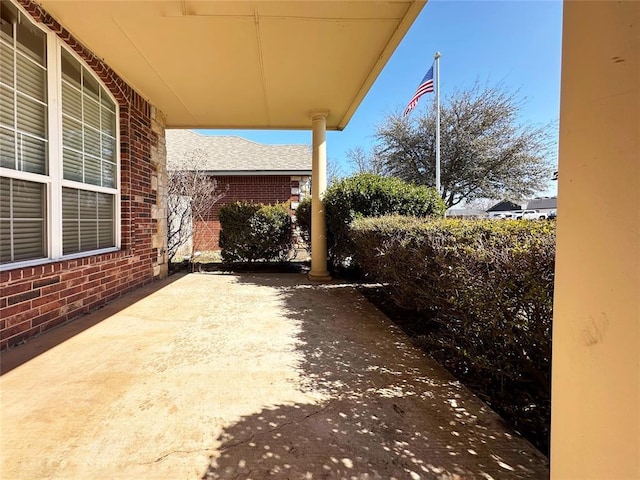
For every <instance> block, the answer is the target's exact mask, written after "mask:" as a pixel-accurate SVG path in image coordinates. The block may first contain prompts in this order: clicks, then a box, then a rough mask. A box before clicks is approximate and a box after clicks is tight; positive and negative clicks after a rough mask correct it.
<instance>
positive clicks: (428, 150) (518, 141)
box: [373, 83, 551, 207]
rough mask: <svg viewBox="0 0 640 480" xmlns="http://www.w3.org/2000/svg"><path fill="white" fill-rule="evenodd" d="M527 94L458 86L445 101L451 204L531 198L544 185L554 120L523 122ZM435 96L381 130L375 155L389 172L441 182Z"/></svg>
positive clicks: (446, 185)
mask: <svg viewBox="0 0 640 480" xmlns="http://www.w3.org/2000/svg"><path fill="white" fill-rule="evenodd" d="M521 107H522V102H521V101H519V100H518V99H517V97H516V94H515V93H514V92H508V91H506V90H504V89H503V88H502V87H501V86H494V87H481V86H480V85H479V84H478V83H476V84H475V85H474V86H473V87H472V88H470V89H468V90H463V91H457V92H454V93H453V94H451V95H450V96H448V97H446V98H445V99H444V101H443V102H442V105H441V123H440V125H441V133H440V162H441V195H442V198H443V200H444V201H445V203H446V204H447V207H451V206H453V205H457V204H458V203H460V202H462V201H463V200H465V201H467V202H469V201H471V200H474V199H476V198H525V197H529V196H532V195H533V194H534V193H536V192H538V191H540V190H541V189H543V187H544V186H545V184H546V182H547V180H548V179H549V175H550V172H551V168H550V167H549V164H548V155H549V153H550V147H551V141H550V138H551V136H550V133H551V132H550V127H549V126H546V127H534V126H528V125H520V124H518V116H519V113H520V109H521ZM435 125H436V110H435V103H433V104H432V105H431V106H430V107H428V108H427V109H426V110H424V111H422V113H421V114H418V115H415V116H413V117H411V116H409V117H407V116H403V115H401V114H400V113H393V114H391V115H389V116H388V117H387V118H386V119H385V120H384V121H383V122H382V123H381V124H380V125H378V127H377V131H376V135H375V138H376V141H377V143H376V145H375V147H374V152H373V155H375V156H376V157H378V158H379V159H380V162H381V163H382V166H383V170H384V173H385V174H387V175H392V176H397V177H399V178H402V179H404V180H406V181H413V182H416V183H418V184H422V185H429V186H433V185H434V184H435V180H434V177H435Z"/></svg>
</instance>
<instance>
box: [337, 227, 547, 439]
mask: <svg viewBox="0 0 640 480" xmlns="http://www.w3.org/2000/svg"><path fill="white" fill-rule="evenodd" d="M349 235H350V238H351V242H352V245H354V247H355V249H356V252H357V256H358V262H359V265H360V267H361V269H362V272H363V274H365V275H366V276H368V277H369V278H371V279H373V280H375V281H377V282H381V283H384V284H388V286H387V289H388V293H389V295H390V296H391V298H392V299H393V300H394V302H395V303H396V304H397V305H399V306H401V307H403V308H406V309H410V310H414V311H422V314H421V317H422V318H428V319H430V320H431V321H430V322H429V323H430V324H431V325H430V328H431V329H432V330H431V333H430V334H428V335H424V337H422V338H421V340H422V341H423V342H424V343H425V344H426V345H425V346H426V347H427V349H428V350H429V351H430V353H432V354H433V355H434V356H435V357H436V358H437V359H438V360H439V361H441V362H442V363H443V364H445V365H446V366H449V367H452V369H453V370H454V371H455V373H456V374H461V375H462V376H464V375H470V376H471V377H472V381H473V382H474V383H475V386H476V387H478V388H479V389H480V390H482V391H483V392H485V393H487V392H488V394H489V395H490V397H491V398H492V399H493V400H494V401H495V403H494V406H496V407H497V408H498V410H500V411H501V412H502V413H503V414H505V415H506V416H508V417H510V418H512V419H515V423H516V428H522V429H523V430H529V431H530V432H531V431H533V435H534V436H537V437H538V438H545V436H546V435H548V430H545V429H548V421H549V418H550V417H549V415H550V381H551V380H550V373H551V321H552V316H553V284H554V267H555V222H532V221H526V220H515V221H512V220H506V221H492V220H479V221H470V220H449V219H447V220H431V221H424V220H423V219H416V218H406V217H397V216H395V217H383V218H378V219H373V218H370V219H360V220H356V221H355V222H354V223H353V225H352V228H351V229H350V232H349ZM426 330H429V329H426ZM426 330H425V331H426ZM516 397H517V398H516ZM540 419H542V421H540ZM541 448H544V446H541Z"/></svg>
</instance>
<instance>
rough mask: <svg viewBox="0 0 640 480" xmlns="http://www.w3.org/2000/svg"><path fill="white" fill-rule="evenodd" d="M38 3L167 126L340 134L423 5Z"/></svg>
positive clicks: (53, 0) (50, 0)
mask: <svg viewBox="0 0 640 480" xmlns="http://www.w3.org/2000/svg"><path fill="white" fill-rule="evenodd" d="M40 3H41V4H42V6H43V7H44V8H45V10H47V12H49V13H50V14H51V15H53V17H54V18H56V19H57V20H58V21H59V22H60V23H61V24H62V25H63V26H64V27H65V28H67V29H68V30H69V31H70V32H71V33H72V34H73V35H74V36H75V37H77V38H78V39H79V40H80V41H81V42H82V43H83V44H84V45H86V46H87V47H88V48H89V49H90V50H92V51H93V52H94V53H95V54H97V55H98V56H99V57H101V58H103V59H104V60H105V62H106V63H107V64H108V65H109V66H111V67H112V68H113V69H114V70H115V71H116V72H117V73H118V74H119V75H120V76H121V77H122V78H123V79H125V80H126V81H127V82H128V83H129V84H130V85H131V86H133V87H134V88H135V89H136V90H137V91H138V92H140V93H141V94H142V95H143V96H144V97H146V98H147V99H148V100H149V101H150V102H151V103H152V104H153V105H155V106H156V107H157V108H159V109H160V110H161V111H162V112H163V113H164V114H165V115H166V121H167V126H168V127H172V128H273V129H308V128H309V126H310V120H309V112H310V111H313V110H329V112H330V113H329V116H328V119H327V128H328V129H338V130H341V129H342V128H344V127H345V126H346V124H347V123H348V121H349V119H350V118H351V116H352V115H353V113H354V112H355V110H356V108H357V107H358V105H359V104H360V102H361V101H362V99H363V98H364V96H365V94H366V92H367V91H368V90H369V88H370V87H371V85H372V84H373V82H374V80H375V79H376V77H377V76H378V74H379V73H380V71H381V70H382V68H383V67H384V65H385V63H386V62H387V61H388V59H389V57H390V56H391V54H392V53H393V51H394V50H395V48H396V47H397V46H398V44H399V42H400V40H401V39H402V37H403V36H404V34H405V33H406V31H407V30H408V28H409V27H410V25H411V24H412V23H413V21H414V20H415V18H416V17H417V15H418V13H419V12H420V10H421V9H422V7H423V6H424V3H425V2H424V1H421V0H417V1H416V0H407V1H386V2H376V1H299V2H294V1H284V2H283V1H280V2H272V1H241V2H235V1H234V2H224V1H208V0H198V1H187V0H185V1H173V0H171V1H155V0H144V1H126V2H125V1H118V0H108V1H104V0H95V1H82V2H76V1H68V0H41V2H40Z"/></svg>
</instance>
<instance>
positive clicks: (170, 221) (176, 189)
mask: <svg viewBox="0 0 640 480" xmlns="http://www.w3.org/2000/svg"><path fill="white" fill-rule="evenodd" d="M202 158H203V155H202V152H196V153H194V155H193V157H192V158H190V159H185V160H184V161H183V162H182V163H181V164H180V165H172V166H170V169H169V170H168V172H167V188H166V192H165V193H166V198H167V256H168V258H169V262H171V261H172V260H173V258H174V257H175V256H176V253H177V252H178V250H179V249H180V247H182V246H184V245H186V244H187V243H189V242H190V241H192V239H193V222H194V221H198V220H199V221H200V222H201V225H203V227H204V228H206V222H204V220H205V219H206V218H207V216H208V214H209V211H210V210H211V207H212V206H213V205H214V204H215V203H216V202H217V201H218V200H220V199H221V198H222V197H223V196H224V193H220V192H218V190H217V182H216V181H215V180H214V179H213V178H212V177H211V176H210V175H208V174H207V173H206V171H204V170H203V169H202V163H203V161H202ZM190 253H191V254H193V243H192V246H191V252H190Z"/></svg>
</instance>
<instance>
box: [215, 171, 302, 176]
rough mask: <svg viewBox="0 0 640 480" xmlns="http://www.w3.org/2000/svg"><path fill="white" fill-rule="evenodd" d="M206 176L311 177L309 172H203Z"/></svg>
mask: <svg viewBox="0 0 640 480" xmlns="http://www.w3.org/2000/svg"><path fill="white" fill-rule="evenodd" d="M203 172H204V173H205V174H207V175H212V176H215V177H238V176H255V177H261V176H267V175H268V176H286V177H290V176H302V177H305V176H309V177H310V176H311V170H203Z"/></svg>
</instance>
